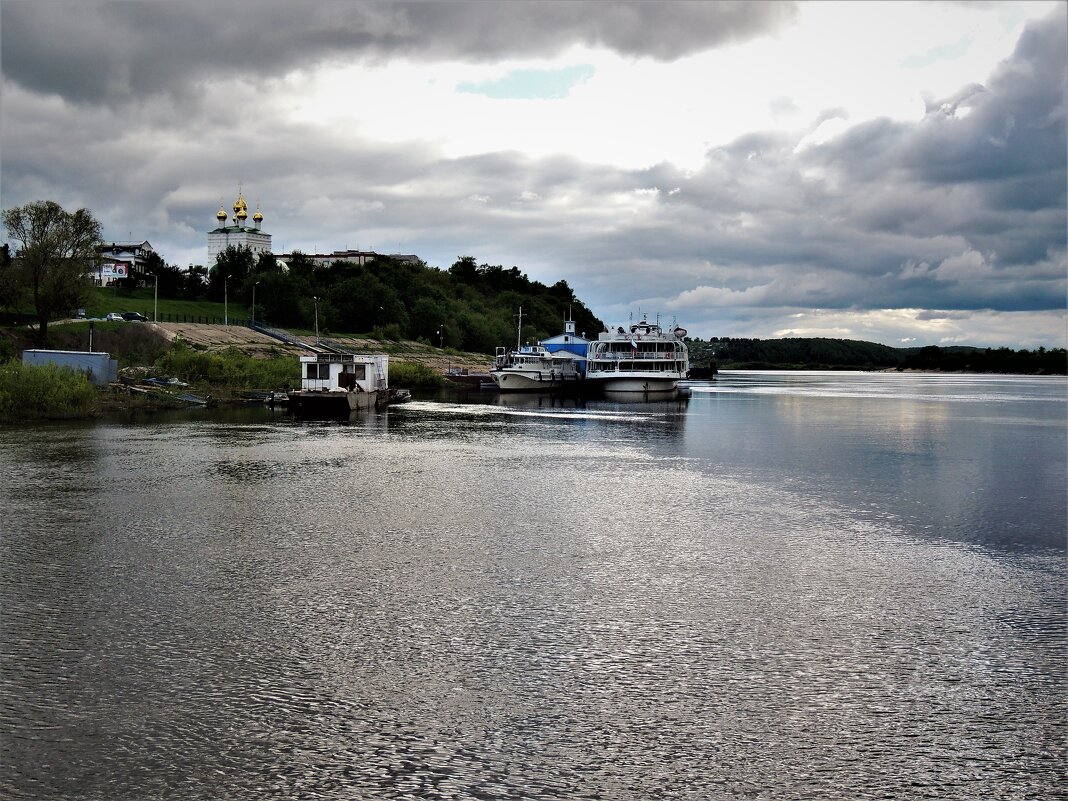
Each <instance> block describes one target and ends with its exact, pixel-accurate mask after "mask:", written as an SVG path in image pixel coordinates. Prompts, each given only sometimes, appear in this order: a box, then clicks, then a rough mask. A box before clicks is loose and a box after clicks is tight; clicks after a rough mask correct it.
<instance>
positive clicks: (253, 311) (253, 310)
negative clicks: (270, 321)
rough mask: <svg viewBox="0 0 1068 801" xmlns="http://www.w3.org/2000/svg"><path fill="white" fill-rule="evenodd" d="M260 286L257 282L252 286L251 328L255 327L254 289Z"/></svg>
mask: <svg viewBox="0 0 1068 801" xmlns="http://www.w3.org/2000/svg"><path fill="white" fill-rule="evenodd" d="M259 285H260V282H259V281H255V282H253V284H252V326H253V328H255V326H256V287H258V286H259Z"/></svg>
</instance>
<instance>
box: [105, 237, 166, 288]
mask: <svg viewBox="0 0 1068 801" xmlns="http://www.w3.org/2000/svg"><path fill="white" fill-rule="evenodd" d="M96 252H97V253H98V254H99V255H100V261H99V262H98V263H97V266H96V269H94V270H93V272H92V279H93V283H95V284H96V285H97V286H107V285H108V284H110V283H111V282H112V281H116V280H118V279H120V278H134V279H135V280H144V277H145V263H146V261H147V259H148V257H149V255H150V254H152V253H154V252H155V251H154V250H153V249H152V245H151V244H149V242H148V240H145V241H143V242H104V243H102V244H100V245H97V248H96Z"/></svg>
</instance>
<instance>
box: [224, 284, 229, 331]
mask: <svg viewBox="0 0 1068 801" xmlns="http://www.w3.org/2000/svg"><path fill="white" fill-rule="evenodd" d="M227 279H228V276H223V325H230V313H229V309H230V305H229V303H230V302H229V300H228V297H227V288H226V282H227Z"/></svg>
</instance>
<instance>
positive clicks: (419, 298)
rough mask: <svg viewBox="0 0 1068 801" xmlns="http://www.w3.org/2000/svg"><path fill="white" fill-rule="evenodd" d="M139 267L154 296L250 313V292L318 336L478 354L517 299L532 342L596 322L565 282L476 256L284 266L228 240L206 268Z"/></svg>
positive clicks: (506, 324)
mask: <svg viewBox="0 0 1068 801" xmlns="http://www.w3.org/2000/svg"><path fill="white" fill-rule="evenodd" d="M147 275H148V276H149V280H148V281H147V284H145V285H147V286H148V287H152V288H156V287H157V286H158V290H159V297H160V298H168V299H170V298H173V299H176V300H177V299H182V300H208V301H213V302H216V303H221V302H223V300H224V298H225V299H226V301H227V302H228V304H229V308H230V310H231V313H232V314H234V316H236V317H247V316H250V315H249V312H250V311H251V307H252V305H253V300H255V310H254V312H255V313H254V314H253V315H251V316H254V317H255V319H256V320H257V322H260V323H263V324H266V325H269V326H277V327H279V328H300V329H311V328H312V327H313V326H315V325H316V323H317V324H318V328H319V330H320V332H321V333H323V334H324V335H325V334H329V333H331V332H333V333H338V332H346V333H362V332H367V333H370V334H372V335H373V336H375V337H377V338H379V339H389V340H412V341H417V342H422V343H424V344H428V345H433V346H435V347H445V348H450V347H451V348H456V349H458V350H464V351H474V352H479V353H493V351H494V348H496V347H498V346H502V345H511V344H512V343H514V342H515V341H516V328H517V322H518V321H517V315H518V312H519V309H520V307H522V309H523V339H524V340H530V341H531V342H536V341H538V340H540V339H545V338H546V337H550V336H553V335H555V334H559V333H561V332H562V331H563V324H564V320H565V319H566V318H567V316H568V315H569V314H570V315H571V319H573V320H574V321H575V326H576V329H577V330H578V331H585V332H587V334H588V335H589V336H592V337H596V336H597V333H598V332H599V331H601V330H603V328H604V324H603V323H602V322H601V321H600V320H598V319H597V318H596V317H595V316H594V315H593V313H592V312H591V311H590V310H589V309H588V308H587V307H586V305H585V304H584V303H583V302H582V301H581V300H579V299H578V298H577V297H575V293H574V291H573V290H572V289H571V287H570V286H568V283H567V281H564V280H560V281H557V282H556V283H555V284H553V285H552V286H546V285H545V284H542V283H541V282H539V281H534V280H531V279H530V278H529V277H527V275H526V274H525V273H523V272H521V271H520V270H519V269H518V268H517V267H510V268H505V267H503V266H501V265H491V264H478V263H477V261H476V260H475V259H474V258H473V257H471V256H463V257H461V258H459V259H457V261H456V262H455V263H454V264H453V265H452V266H451V267H449V268H448V269H447V270H441V269H438V268H436V267H430V266H428V265H426V264H424V263H422V262H411V261H404V260H398V259H393V258H390V257H388V256H376V257H375V259H374V260H373V261H370V262H367V263H365V264H355V263H351V262H346V261H342V260H339V261H335V262H334V263H332V264H329V265H325V266H319V265H317V264H315V263H314V262H313V261H312V260H311V259H309V258H308V257H307V256H305V255H303V254H301V253H294V254H293V255H292V256H291V257H289V258H288V259H287V261H286V262H285V263H284V264H283V263H282V262H280V261H278V260H277V259H276V258H275V257H274V256H273V255H271V254H269V253H264V254H258V255H257V254H253V253H252V252H251V251H250V250H249V249H248V248H244V247H240V248H238V247H229V248H227V249H226V250H224V251H223V252H221V253H220V254H219V255H218V257H217V258H216V262H215V264H214V265H213V266H212V267H211V268H210V269H207V270H204V269H203V268H193V269H190V270H188V271H181V270H179V269H178V268H177V267H174V266H171V265H167V264H165V263H163V261H162V259H158V258H157V259H154V260H153V261H152V263H151V264H150V265H149V266H148V267H147ZM127 282H129V287H128V288H129V289H131V290H132V289H133V288H134V284H133V279H124V280H120V281H119V289H118V291H119V292H120V293H121V292H122V291H123V289H125V288H127V287H126V286H125V284H126V283H127ZM143 283H144V282H143Z"/></svg>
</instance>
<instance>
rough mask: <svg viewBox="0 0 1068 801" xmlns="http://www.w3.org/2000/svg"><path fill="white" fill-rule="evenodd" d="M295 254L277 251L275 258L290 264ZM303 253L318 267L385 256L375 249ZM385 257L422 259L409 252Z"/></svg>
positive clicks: (410, 260)
mask: <svg viewBox="0 0 1068 801" xmlns="http://www.w3.org/2000/svg"><path fill="white" fill-rule="evenodd" d="M294 255H296V253H295V252H294V253H276V254H275V258H277V259H278V261H280V262H281V263H282V264H287V265H288V264H289V262H290V261H291V260H292V259H293V256H294ZM301 255H302V256H303V257H304V258H305V259H307V260H308V261H310V262H311V263H312V264H314V265H315V266H316V267H329V266H330V265H331V264H333V263H334V262H337V261H342V262H345V263H346V264H358V265H360V266H363V265H365V264H370V263H371V262H373V261H374V260H375V259H380V258H383V255H382V254H381V253H375V252H374V251H373V250H335V251H333V252H332V253H302V254H301ZM385 258H390V259H393V260H394V261H397V262H402V263H405V264H419V263H420V262H421V261H422V260H421V259H420V258H419V257H418V256H416V255H413V254H408V253H390V254H389V255H388V256H386V257H385Z"/></svg>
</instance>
